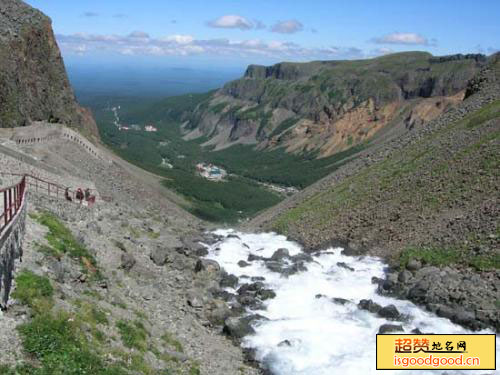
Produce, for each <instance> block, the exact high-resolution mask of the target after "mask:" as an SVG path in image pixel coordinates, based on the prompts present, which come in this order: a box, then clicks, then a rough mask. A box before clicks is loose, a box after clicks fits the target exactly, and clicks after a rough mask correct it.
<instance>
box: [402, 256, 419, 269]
mask: <svg viewBox="0 0 500 375" xmlns="http://www.w3.org/2000/svg"><path fill="white" fill-rule="evenodd" d="M420 268H422V262H420V261H419V260H418V259H414V258H412V259H410V260H409V261H408V263H407V264H406V269H407V270H409V271H418V270H419V269H420Z"/></svg>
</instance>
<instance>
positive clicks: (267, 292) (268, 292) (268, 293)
mask: <svg viewBox="0 0 500 375" xmlns="http://www.w3.org/2000/svg"><path fill="white" fill-rule="evenodd" d="M257 295H258V296H259V297H260V299H261V300H262V301H265V300H266V299H272V298H275V297H276V293H275V292H274V290H272V289H262V290H259V291H258V293H257Z"/></svg>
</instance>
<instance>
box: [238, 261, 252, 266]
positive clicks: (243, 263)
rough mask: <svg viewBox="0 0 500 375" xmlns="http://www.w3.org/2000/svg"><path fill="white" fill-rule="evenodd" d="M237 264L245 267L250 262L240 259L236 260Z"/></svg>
mask: <svg viewBox="0 0 500 375" xmlns="http://www.w3.org/2000/svg"><path fill="white" fill-rule="evenodd" d="M238 266H240V267H241V268H245V267H248V266H250V263H247V262H245V261H244V260H240V261H239V262H238Z"/></svg>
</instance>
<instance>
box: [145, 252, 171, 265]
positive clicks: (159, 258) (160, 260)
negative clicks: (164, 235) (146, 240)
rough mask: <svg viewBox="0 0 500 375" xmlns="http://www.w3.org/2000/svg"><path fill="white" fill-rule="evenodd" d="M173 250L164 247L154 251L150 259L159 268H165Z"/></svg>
mask: <svg viewBox="0 0 500 375" xmlns="http://www.w3.org/2000/svg"><path fill="white" fill-rule="evenodd" d="M170 251H171V250H169V249H167V248H164V247H157V248H156V249H154V250H152V251H151V253H150V254H149V258H150V259H151V260H152V261H153V263H154V264H156V265H157V266H160V267H161V266H164V265H165V264H166V263H167V261H168V255H169V253H170Z"/></svg>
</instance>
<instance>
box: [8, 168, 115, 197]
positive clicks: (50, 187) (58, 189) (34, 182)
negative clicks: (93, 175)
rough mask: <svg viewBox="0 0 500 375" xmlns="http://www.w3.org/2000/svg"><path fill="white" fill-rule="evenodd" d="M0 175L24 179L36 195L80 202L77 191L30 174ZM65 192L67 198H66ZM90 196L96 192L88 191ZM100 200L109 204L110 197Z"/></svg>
mask: <svg viewBox="0 0 500 375" xmlns="http://www.w3.org/2000/svg"><path fill="white" fill-rule="evenodd" d="M0 175H7V176H14V177H24V178H26V182H25V184H26V187H32V188H34V190H35V191H36V192H37V193H38V192H40V191H46V192H47V195H49V196H55V197H57V198H59V197H61V198H67V197H69V198H71V200H72V201H74V202H80V201H79V200H77V198H76V193H77V190H72V189H70V188H69V187H65V186H61V185H59V184H56V183H54V182H50V181H46V180H43V179H41V178H39V177H36V176H33V175H31V174H19V173H8V172H0ZM66 192H67V196H66ZM89 192H90V194H92V195H93V196H94V197H95V195H96V194H95V192H96V190H94V189H89ZM99 198H100V199H101V200H103V201H106V202H110V201H111V200H112V199H111V197H105V196H100V197H99ZM94 199H95V198H94Z"/></svg>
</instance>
